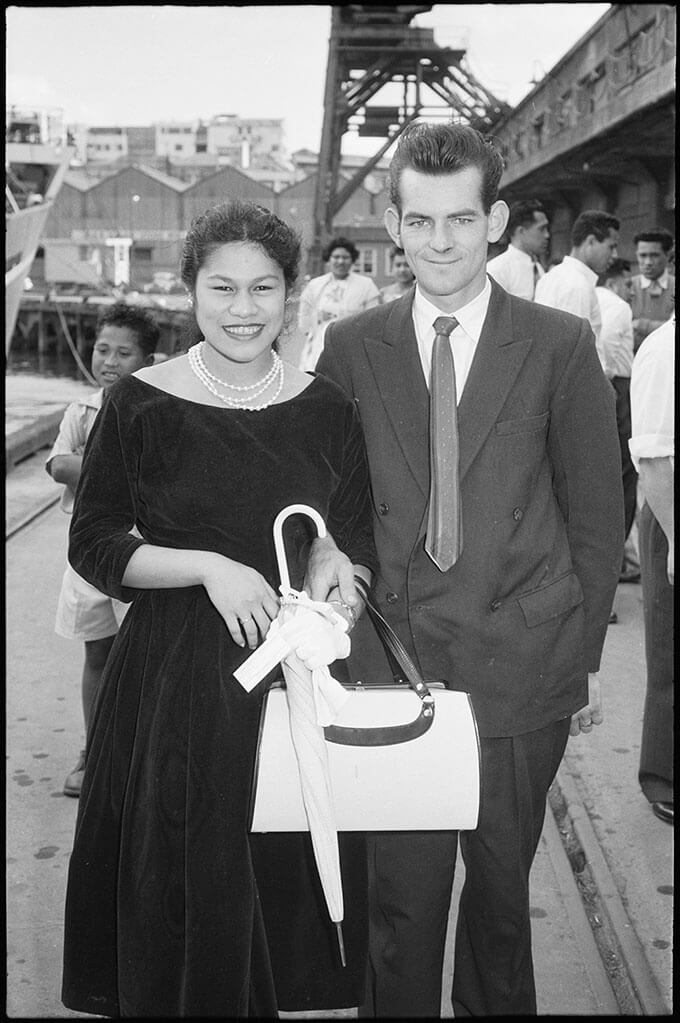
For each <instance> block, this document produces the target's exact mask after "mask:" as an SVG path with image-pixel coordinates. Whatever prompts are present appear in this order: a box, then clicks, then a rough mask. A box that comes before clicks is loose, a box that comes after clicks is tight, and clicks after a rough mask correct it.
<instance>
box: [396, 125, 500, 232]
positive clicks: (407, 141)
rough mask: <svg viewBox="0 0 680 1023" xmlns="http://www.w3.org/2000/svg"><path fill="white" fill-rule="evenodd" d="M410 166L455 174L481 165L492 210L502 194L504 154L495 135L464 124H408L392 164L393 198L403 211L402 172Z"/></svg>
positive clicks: (485, 194)
mask: <svg viewBox="0 0 680 1023" xmlns="http://www.w3.org/2000/svg"><path fill="white" fill-rule="evenodd" d="M407 167H410V168H411V169H412V170H415V171H418V173H419V174H432V175H438V174H454V173H456V172H457V171H462V170H465V169H466V168H467V167H478V168H479V171H480V173H481V175H482V187H481V199H482V206H483V208H484V212H485V213H488V212H489V210H490V209H491V207H492V206H493V204H494V202H495V201H496V199H497V198H498V186H499V184H500V180H501V176H502V174H503V157H502V156H501V154H500V152H499V151H498V150H497V149H496V147H495V146H494V144H493V141H492V140H491V139H487V138H485V137H484V136H483V135H482V134H481V132H479V131H477V130H476V128H470V127H468V126H467V125H463V124H414V125H411V126H410V127H408V128H407V129H406V130H405V131H404V133H403V135H402V136H401V139H400V140H399V143H398V144H397V150H396V152H395V154H394V157H393V158H392V163H391V164H390V177H389V181H390V202H391V203H392V205H393V206H395V207H396V209H397V210H398V212H399V214H400V215H401V209H402V203H401V194H400V191H399V188H400V183H401V175H402V173H403V171H404V170H405V169H406V168H407Z"/></svg>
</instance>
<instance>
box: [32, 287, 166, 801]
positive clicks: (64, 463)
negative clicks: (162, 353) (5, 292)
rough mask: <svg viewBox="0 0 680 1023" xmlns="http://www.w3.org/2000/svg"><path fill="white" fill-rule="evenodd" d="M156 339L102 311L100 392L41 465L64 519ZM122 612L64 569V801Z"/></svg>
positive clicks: (116, 310)
mask: <svg viewBox="0 0 680 1023" xmlns="http://www.w3.org/2000/svg"><path fill="white" fill-rule="evenodd" d="M159 337H160V330H159V328H158V325H157V324H156V322H155V320H154V319H153V316H151V314H150V313H148V312H147V311H146V310H145V309H142V308H140V307H139V306H131V305H125V304H124V303H117V304H116V305H112V306H110V307H109V308H108V309H106V311H105V312H104V313H103V315H102V316H101V317H100V319H99V322H98V324H97V339H96V341H95V343H94V348H93V349H92V376H93V377H94V379H95V381H96V382H97V383H98V384H99V388H100V389H99V390H98V391H95V392H94V394H91V395H89V396H88V397H86V398H83V399H81V400H79V401H74V402H72V403H71V404H70V405H69V406H68V408H67V409H66V411H65V412H64V418H63V419H62V421H61V425H60V427H59V433H58V435H57V439H56V440H55V442H54V445H53V447H52V450H51V451H50V454H49V457H48V459H47V462H46V464H45V468H46V469H47V472H48V473H49V474H50V476H51V477H52V479H54V480H56V481H57V483H63V484H64V491H63V493H62V496H61V507H62V509H63V510H64V511H65V512H66V513H67V514H69V515H70V514H71V512H72V511H73V499H74V495H75V491H76V487H77V485H78V481H79V479H80V473H81V469H82V465H83V453H84V451H85V445H86V443H87V439H88V437H89V436H90V431H91V430H92V427H93V426H94V421H95V419H96V417H97V415H98V413H99V410H100V408H101V404H102V399H103V397H104V392H105V391H108V389H109V388H110V387H111V385H112V384H115V383H116V381H117V380H120V378H121V377H124V376H128V375H129V374H130V373H134V372H135V371H136V370H138V369H141V367H142V366H147V365H150V364H151V363H153V361H154V351H155V348H156V345H157V344H158V340H159ZM126 611H127V604H124V603H122V602H121V601H119V600H115V599H113V598H112V597H109V596H107V595H106V594H105V593H102V592H100V590H98V589H96V588H95V587H94V586H92V585H90V583H89V582H86V581H85V579H83V578H82V577H81V576H79V575H78V573H77V572H75V571H74V570H73V568H71V566H70V565H68V564H67V566H66V569H65V571H64V576H63V579H62V583H61V590H60V593H59V603H58V605H57V617H56V622H55V626H54V630H55V632H56V633H57V635H58V636H64V637H65V638H66V639H79V640H82V642H83V643H84V644H85V661H84V664H83V674H82V678H81V683H80V690H81V699H82V704H83V718H84V721H85V748H84V749H82V750H81V752H80V756H79V757H78V761H77V763H76V765H75V767H74V768H73V770H72V771H70V772H69V774H68V775H67V776H66V780H65V782H64V795H65V796H74V797H76V798H77V797H78V796H79V795H80V788H81V785H82V783H83V774H84V771H85V758H86V755H87V734H88V729H89V726H90V719H91V717H92V708H93V706H94V702H95V699H96V697H97V693H98V692H99V686H100V683H101V677H102V672H103V671H104V665H105V664H106V659H107V657H108V655H109V653H110V651H111V647H112V646H113V641H114V639H115V638H116V633H117V632H118V628H119V625H120V622H121V621H122V619H123V617H124V615H125V612H126Z"/></svg>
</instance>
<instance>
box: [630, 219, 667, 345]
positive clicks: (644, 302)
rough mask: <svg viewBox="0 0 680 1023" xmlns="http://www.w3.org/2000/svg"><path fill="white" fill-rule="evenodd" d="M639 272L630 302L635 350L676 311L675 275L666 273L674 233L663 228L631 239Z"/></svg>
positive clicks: (643, 232) (634, 278)
mask: <svg viewBox="0 0 680 1023" xmlns="http://www.w3.org/2000/svg"><path fill="white" fill-rule="evenodd" d="M633 242H634V243H635V256H636V258H637V261H638V267H639V269H640V273H639V274H636V276H635V277H633V292H632V297H631V305H632V307H633V331H634V338H635V351H637V350H638V348H639V347H640V345H641V344H642V342H643V341H644V339H645V338H646V337H647V335H648V334H651V332H652V331H653V330H656V329H657V327H660V326H661V324H662V323H665V322H667V320H668V318H669V317H670V316H672V315H673V312H674V310H675V277H674V276H673V275H672V274H670V273H669V272H668V257H669V256H670V253H671V251H672V249H673V235H672V234H671V233H670V231H666V230H664V229H663V228H654V230H652V231H641V232H640V234H636V235H635V238H634V239H633Z"/></svg>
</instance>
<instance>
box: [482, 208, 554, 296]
mask: <svg viewBox="0 0 680 1023" xmlns="http://www.w3.org/2000/svg"><path fill="white" fill-rule="evenodd" d="M507 233H508V236H509V238H510V244H509V245H508V247H507V249H506V250H505V252H501V254H500V255H499V256H494V258H493V259H490V260H489V262H488V263H487V264H486V272H487V273H488V274H490V275H491V276H492V277H493V278H494V279H495V280H496V281H498V283H499V284H500V286H501V287H502V288H505V290H506V291H509V292H510V294H511V295H517V297H518V298H526V299H529V300H530V301H531V300H532V299H533V298H534V295H535V293H536V285H537V284H538V282H539V280H540V279H541V277H543V276H544V273H545V271H544V269H543V266H542V265H541V259H542V258H543V257H544V256H545V254H546V252H547V251H548V244H549V242H550V225H549V223H548V217H547V215H546V212H545V209H544V208H543V206H542V204H541V203H540V202H539V201H538V199H522V200H520V201H519V202H515V203H513V204H512V205H511V206H510V218H509V220H508V230H507Z"/></svg>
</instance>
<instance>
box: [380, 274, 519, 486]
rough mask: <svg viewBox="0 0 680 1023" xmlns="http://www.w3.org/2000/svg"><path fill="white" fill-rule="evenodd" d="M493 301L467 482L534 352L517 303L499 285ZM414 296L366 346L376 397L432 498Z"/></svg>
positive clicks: (469, 423) (469, 385) (478, 355)
mask: <svg viewBox="0 0 680 1023" xmlns="http://www.w3.org/2000/svg"><path fill="white" fill-rule="evenodd" d="M491 288H492V290H491V299H490V301H489V309H488V311H487V315H486V319H485V321H484V326H483V327H482V332H481V335H480V338H479V343H478V345H477V350H476V352H475V356H474V359H473V360H472V365H471V367H470V373H469V376H468V379H467V381H466V383H465V390H464V391H463V395H462V397H461V400H460V404H459V406H458V423H459V434H460V477H461V480H462V479H463V477H464V476H465V473H466V472H467V470H468V469H469V468H470V466H471V464H472V462H473V461H474V459H475V457H476V455H477V453H478V452H479V450H480V448H481V446H482V444H483V443H484V441H485V440H486V438H487V436H488V434H489V432H490V430H491V429H492V428H493V426H494V423H495V422H496V420H497V418H498V414H499V412H500V411H501V409H502V407H503V405H504V404H505V401H506V399H507V396H508V394H509V393H510V390H511V389H512V387H513V384H514V382H515V379H516V377H517V374H518V373H519V371H520V369H521V367H522V364H523V363H524V360H525V358H526V356H527V354H528V352H529V349H530V348H531V344H532V338H531V335H530V333H529V329H528V327H529V324H528V323H527V324H524V323H522V322H521V320H522V319H523V318H522V317H521V316H520V317H518V316H517V312H518V307H517V306H516V305H514V303H513V302H512V300H511V298H510V296H509V295H508V294H507V293H506V292H504V291H503V290H502V289H501V288H499V287H498V286H497V285H496V284H495V282H494V281H492V282H491ZM412 303H413V289H412V290H411V291H410V292H409V293H408V294H406V295H404V297H403V298H399V299H397V300H396V301H394V302H392V303H390V312H389V315H388V316H387V318H386V319H385V321H384V327H383V332H382V334H381V335H379V334H375V335H370V336H366V337H365V339H364V344H365V348H366V353H367V356H368V361H369V363H370V366H371V369H372V371H373V374H374V378H375V383H376V389H377V392H378V394H379V396H380V399H381V401H382V403H383V406H384V408H385V412H386V414H387V417H388V419H389V421H390V423H391V425H392V429H393V430H394V433H395V435H396V437H397V439H398V441H399V444H400V446H401V449H402V451H403V453H404V457H405V459H406V461H407V463H408V466H409V468H410V470H411V473H412V474H413V477H414V478H415V480H416V481H417V483H418V486H419V487H420V489H421V490H422V492H423V495H424V496H425V497H427V496H428V492H429V486H430V465H429V403H430V395H429V391H428V389H427V386H426V384H425V378H424V376H423V369H422V365H421V362H420V356H419V354H418V344H417V341H416V336H415V330H414V327H413V318H412V315H411V307H412Z"/></svg>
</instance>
